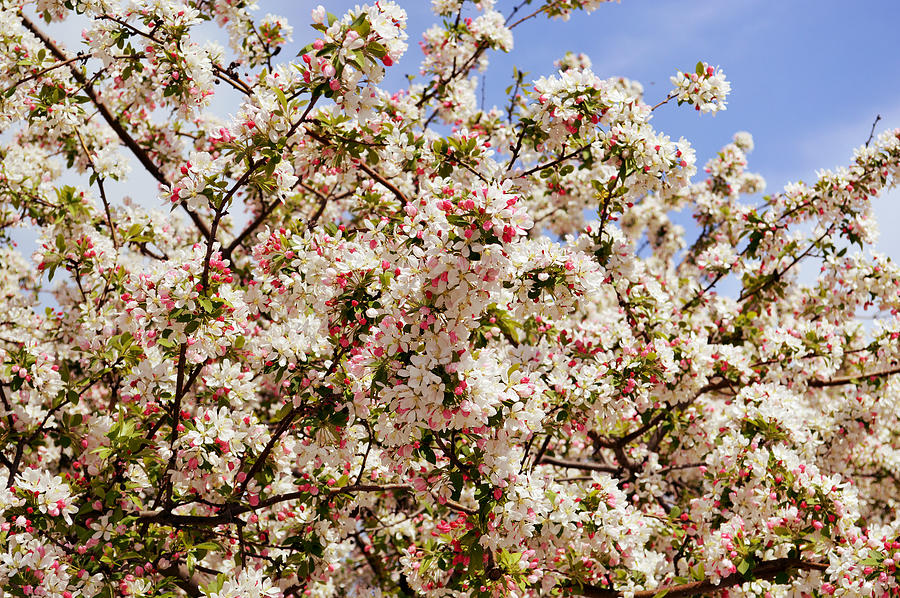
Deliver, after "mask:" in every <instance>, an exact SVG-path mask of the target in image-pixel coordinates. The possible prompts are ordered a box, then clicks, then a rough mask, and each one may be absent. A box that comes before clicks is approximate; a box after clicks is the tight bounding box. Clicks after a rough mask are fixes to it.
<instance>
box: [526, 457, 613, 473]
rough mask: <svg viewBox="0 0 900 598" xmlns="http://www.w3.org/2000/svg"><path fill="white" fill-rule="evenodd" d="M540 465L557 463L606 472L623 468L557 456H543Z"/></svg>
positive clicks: (571, 467) (567, 466)
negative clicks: (558, 457)
mask: <svg viewBox="0 0 900 598" xmlns="http://www.w3.org/2000/svg"><path fill="white" fill-rule="evenodd" d="M537 464H538V465H541V464H547V465H556V466H557V467H564V468H566V469H583V470H585V471H602V472H606V473H619V472H620V471H621V470H620V468H618V467H613V466H612V465H603V464H602V463H591V462H587V461H568V460H566V459H557V458H556V457H547V456H544V457H541V460H540V461H538V462H537Z"/></svg>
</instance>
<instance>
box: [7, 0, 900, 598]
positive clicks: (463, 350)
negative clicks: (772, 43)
mask: <svg viewBox="0 0 900 598" xmlns="http://www.w3.org/2000/svg"><path fill="white" fill-rule="evenodd" d="M24 4H27V6H25V7H23V6H22V5H23V2H22V1H21V0H19V1H15V0H2V2H0V8H2V9H0V47H2V59H0V60H2V64H3V66H2V69H0V88H2V94H0V95H2V98H0V122H2V126H3V129H4V130H5V131H6V132H5V134H4V137H3V147H2V149H0V221H2V228H0V232H2V248H0V309H2V312H3V317H2V322H0V363H2V365H0V399H2V411H0V464H2V465H3V468H4V469H3V471H4V473H3V474H2V482H3V483H2V484H0V548H2V550H0V588H2V590H3V592H6V593H9V594H10V595H15V596H61V597H63V598H75V597H80V596H85V597H91V596H104V597H110V598H111V597H112V596H119V595H154V596H156V595H159V596H164V595H170V596H171V595H185V594H186V595H188V596H201V595H207V596H211V597H215V598H229V597H235V596H244V597H247V596H253V597H259V596H271V597H274V596H282V595H284V596H292V595H293V596H301V595H302V596H335V595H337V596H340V595H382V594H387V595H395V596H404V597H412V596H469V595H473V596H488V595H490V596H525V595H532V596H534V595H539V594H540V595H572V594H580V595H585V596H596V597H601V598H615V597H619V596H629V597H637V598H651V597H654V596H660V597H661V596H663V595H668V596H673V597H682V596H690V595H697V594H707V593H712V592H717V591H718V592H720V593H721V594H722V595H728V596H759V597H765V598H772V597H773V596H802V597H812V596H823V595H830V594H834V595H843V596H866V597H868V596H879V597H880V596H897V595H898V592H900V585H898V576H900V574H898V572H897V566H898V564H900V538H898V534H900V518H898V499H897V496H898V484H900V479H898V477H897V473H896V472H897V471H898V465H900V432H898V430H900V421H898V417H900V404H898V399H900V375H897V374H900V368H898V359H900V343H898V342H897V339H898V335H900V317H898V309H900V269H898V267H897V266H896V265H895V264H894V263H893V262H891V261H890V260H889V259H887V258H885V257H884V256H881V255H878V254H875V253H872V252H870V251H868V250H867V245H868V244H870V243H871V241H872V240H873V238H874V235H875V233H876V231H875V223H874V221H873V218H872V211H871V206H870V201H869V200H870V198H871V197H873V196H876V195H878V194H879V192H880V191H881V190H882V189H884V188H885V187H887V186H890V185H893V184H895V183H896V181H897V177H898V175H900V130H897V131H891V132H886V133H884V134H882V135H880V136H878V137H874V136H873V137H871V138H870V142H869V143H867V144H866V146H865V147H862V148H860V149H859V150H858V151H857V152H856V155H855V159H854V162H853V164H851V165H850V166H849V167H847V168H841V169H838V170H836V171H823V172H821V173H820V174H819V175H818V180H817V181H816V182H815V183H813V184H811V185H806V184H794V185H790V186H788V187H787V188H786V189H785V190H784V191H782V192H780V193H777V194H774V195H771V196H767V197H765V198H763V200H762V201H761V203H760V204H759V205H757V206H756V207H751V205H750V204H752V203H754V202H752V201H749V200H744V201H741V200H740V196H741V195H742V194H754V193H758V192H759V191H761V190H762V188H763V181H762V179H761V177H759V176H758V175H755V174H752V173H750V172H748V171H747V170H746V166H747V163H746V155H747V153H748V152H749V151H750V150H751V149H752V147H753V142H752V140H751V138H750V136H749V135H748V134H746V133H738V134H737V135H735V137H734V141H733V142H732V143H729V144H728V145H726V146H725V147H724V148H723V149H722V151H721V152H720V153H719V154H718V156H717V157H715V158H714V159H712V160H711V161H710V162H709V163H708V164H707V165H706V168H705V176H703V175H701V176H700V177H699V178H698V179H697V180H694V179H693V177H694V175H695V171H696V169H695V165H694V162H695V158H694V151H693V150H692V149H691V146H690V145H689V144H688V142H687V141H685V140H679V141H672V140H671V139H669V138H668V137H667V136H666V135H664V134H662V133H660V132H657V131H656V130H654V128H653V127H652V125H651V117H652V115H653V112H654V110H656V109H659V108H660V107H661V106H662V105H663V104H667V103H668V104H669V106H666V108H665V109H667V110H668V109H674V108H673V107H672V106H671V105H672V104H674V103H675V102H676V101H677V103H678V104H688V105H690V106H693V107H694V108H696V110H698V111H700V112H704V113H705V112H716V111H718V110H722V109H724V108H725V97H726V94H727V93H728V92H729V88H730V86H729V84H728V82H727V81H726V80H725V78H724V76H723V73H722V72H721V71H720V70H718V69H717V68H716V67H713V66H709V65H707V64H705V63H702V62H701V63H699V64H697V65H696V68H693V69H689V70H687V71H685V72H678V73H677V74H676V75H675V76H674V77H673V78H672V81H673V85H674V87H673V91H672V92H671V93H670V94H669V95H667V96H665V97H661V98H653V99H652V100H648V101H645V99H644V96H643V92H642V88H641V86H640V85H639V84H638V83H635V82H633V81H629V80H626V79H604V78H602V77H600V76H598V75H596V74H594V73H593V72H592V70H591V66H590V61H589V60H588V59H587V58H586V57H584V56H574V55H571V54H568V55H566V56H565V57H564V58H562V59H561V60H560V61H559V62H558V63H557V67H558V72H556V73H555V74H553V75H550V76H547V77H543V78H540V79H537V80H535V81H529V80H526V78H525V76H524V75H523V74H521V73H517V74H516V78H515V79H514V81H513V84H512V86H511V88H510V90H509V91H508V94H509V99H508V103H507V104H506V105H504V106H501V107H497V108H491V109H489V110H487V109H483V108H479V107H478V102H477V101H476V95H477V93H476V81H477V77H476V76H475V75H474V74H473V73H474V72H476V71H479V70H482V69H484V68H485V67H486V64H487V57H488V55H489V53H490V51H497V50H500V51H509V50H511V49H512V45H513V38H512V32H513V31H514V30H515V28H516V26H517V25H518V24H519V23H522V22H523V21H525V20H527V19H531V18H539V17H563V18H568V17H569V16H570V13H572V12H575V11H577V10H579V9H584V10H592V9H594V8H597V7H598V5H599V4H601V2H600V1H599V0H537V1H534V2H531V1H530V0H525V1H524V2H522V3H521V4H520V5H518V6H510V7H509V8H508V9H505V10H507V12H506V13H501V12H500V11H499V10H498V9H497V8H495V7H494V6H493V4H494V3H493V2H492V1H490V0H482V1H481V2H480V3H476V4H471V3H466V4H465V5H464V2H463V0H434V2H433V7H434V11H435V13H436V14H437V15H438V17H439V18H440V21H441V22H442V23H443V24H442V25H438V26H435V27H432V28H431V29H429V30H428V31H427V32H426V33H425V36H424V40H423V41H422V49H423V51H424V59H423V62H422V64H421V76H420V77H419V78H418V79H416V80H414V81H413V83H412V84H410V86H409V87H408V88H407V89H402V90H400V91H397V92H393V93H391V92H386V91H384V90H382V89H381V88H380V87H378V84H379V81H380V80H381V79H382V77H383V75H384V71H385V67H391V66H392V65H393V64H394V63H395V62H397V61H398V60H399V59H400V57H401V55H402V54H403V53H404V51H405V50H406V47H407V43H406V34H405V33H404V27H405V18H406V17H405V13H404V11H403V10H402V9H401V8H400V7H399V6H397V5H396V4H393V3H391V2H388V1H385V0H378V1H377V2H375V3H374V4H373V5H371V6H363V7H361V8H356V9H355V10H353V11H351V12H349V13H348V14H346V15H344V16H342V17H336V16H333V15H331V14H329V13H327V12H326V11H325V10H324V9H323V8H321V7H319V8H316V9H315V10H313V12H312V27H313V28H314V29H315V30H316V31H317V32H318V39H316V41H315V42H313V43H312V44H311V45H310V46H309V47H307V48H305V49H304V50H303V51H302V52H301V54H300V55H299V56H298V57H296V58H294V57H285V56H284V55H280V54H279V50H280V49H281V48H282V46H283V44H284V43H285V42H286V41H287V40H288V39H289V38H290V36H291V28H290V26H288V25H287V23H286V22H285V20H284V19H282V18H280V17H275V16H271V15H270V16H267V17H265V18H264V19H262V20H258V21H254V20H253V19H251V17H250V14H249V12H248V11H249V9H251V8H252V2H246V1H243V0H230V1H221V2H211V1H207V0H187V2H186V3H182V2H179V1H178V0H133V1H131V2H124V1H122V2H120V1H119V0H65V1H63V0H38V1H37V2H34V3H31V2H28V3H24ZM68 17H72V18H74V19H80V20H81V22H83V23H84V25H85V27H86V29H85V31H84V34H83V38H84V46H82V49H81V51H75V50H70V49H66V48H63V47H62V46H61V45H60V44H58V43H56V42H54V41H53V40H52V39H51V38H50V37H48V35H47V33H46V32H45V30H44V28H45V25H44V24H43V23H42V22H41V19H44V20H46V21H48V22H50V21H54V20H61V19H65V18H68ZM206 21H210V22H213V23H215V24H218V25H220V26H221V27H223V28H224V29H225V30H226V31H227V33H228V37H229V40H230V51H229V52H230V53H227V52H226V51H225V50H224V49H222V48H221V47H219V46H218V45H216V44H212V43H207V44H205V45H204V44H201V43H200V42H198V33H197V31H195V28H196V26H198V25H199V24H201V23H203V22H206ZM217 86H218V87H217ZM216 93H219V94H222V95H226V96H227V95H228V94H233V95H234V96H235V97H238V98H239V107H237V103H236V104H235V106H236V110H237V113H236V116H233V117H231V118H230V119H228V120H220V119H219V118H217V117H215V116H213V115H212V114H211V113H210V111H209V109H208V108H209V104H210V102H211V100H212V97H213V96H214V94H216ZM653 102H658V103H656V104H655V105H653V106H652V107H651V105H650V103H653ZM131 168H138V169H143V170H145V171H146V172H147V173H148V174H149V175H150V176H151V177H153V179H155V181H156V182H157V183H158V184H159V187H158V196H159V198H160V201H161V202H162V204H163V205H162V206H150V207H148V206H146V205H142V204H141V203H138V202H134V201H131V200H129V199H128V198H126V197H119V196H115V194H114V193H112V190H113V189H114V188H115V186H114V185H111V184H110V181H122V180H126V178H127V176H128V173H129V170H130V169H131ZM64 177H66V180H65V181H64V180H63V178H64ZM66 183H68V184H66ZM160 207H164V208H170V209H171V210H172V211H171V212H169V211H168V210H167V209H158V208H160ZM244 209H246V210H248V211H249V212H250V214H251V215H250V218H249V222H248V223H246V224H244V223H243V221H242V220H241V219H234V218H233V215H234V214H240V213H241V211H242V210H244ZM682 209H688V210H690V211H691V213H692V214H693V215H694V218H695V219H696V220H697V222H698V224H699V226H700V227H701V228H702V230H701V232H700V234H699V236H697V237H696V238H686V235H685V231H684V230H683V228H682V227H680V226H678V225H677V224H675V223H674V222H673V221H672V220H671V219H670V214H671V213H672V212H673V211H676V210H682ZM591 211H593V214H594V217H595V220H593V221H590V222H585V220H584V214H585V213H586V212H587V213H591ZM29 226H30V227H32V228H33V229H34V230H35V231H36V232H37V234H38V235H39V241H38V243H39V247H38V249H37V251H36V252H35V253H34V255H33V257H32V258H31V261H29V259H28V258H27V257H26V256H23V255H22V254H21V253H19V252H18V251H17V250H16V249H15V246H14V244H13V243H12V242H11V241H10V234H11V232H12V231H13V230H15V229H16V228H18V227H29ZM804 264H814V266H815V268H818V269H820V271H819V274H818V278H817V279H815V281H814V282H813V283H811V284H801V283H800V282H798V279H797V274H798V271H799V270H800V268H801V267H802V266H803V265H804ZM729 276H733V277H734V278H733V280H734V281H735V282H736V286H737V287H738V289H739V290H738V291H737V292H735V293H733V294H732V295H731V296H727V295H723V294H717V292H716V288H717V284H719V283H720V282H721V281H723V279H725V278H726V277H729ZM48 292H50V293H53V295H52V297H53V299H52V301H51V299H50V298H49V296H47V295H41V293H48ZM50 303H53V304H54V305H58V308H50V307H46V306H47V305H48V304H50ZM864 309H872V310H876V311H875V312H876V313H878V314H880V317H879V318H878V319H877V320H876V321H875V323H874V324H872V325H869V326H864V325H862V324H861V323H860V321H859V320H858V318H857V314H858V313H859V312H860V311H861V310H864ZM3 592H0V594H2V593H3Z"/></svg>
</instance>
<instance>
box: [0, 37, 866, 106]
mask: <svg viewBox="0 0 900 598" xmlns="http://www.w3.org/2000/svg"><path fill="white" fill-rule="evenodd" d="M88 58H90V56H89V55H88V54H83V53H81V52H79V53H78V54H77V55H76V56H75V57H74V58H69V59H68V60H63V61H61V62H57V63H56V64H51V65H50V66H48V67H47V68H45V69H41V70H40V71H38V72H36V73H34V74H33V75H29V76H27V77H25V78H24V79H20V80H18V81H16V82H15V83H12V84H11V85H9V86H8V87H6V88H5V89H3V90H2V91H0V95H6V94H7V93H8V92H9V90H11V89H12V88H14V87H18V86H19V85H22V84H23V83H28V82H29V81H31V80H33V79H37V78H38V77H40V76H41V75H46V74H47V73H49V72H50V71H52V70H54V69H58V68H59V67H61V66H66V65H69V64H72V63H73V62H78V61H79V60H87V59H88ZM879 118H880V117H879Z"/></svg>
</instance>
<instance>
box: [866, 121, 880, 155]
mask: <svg viewBox="0 0 900 598" xmlns="http://www.w3.org/2000/svg"><path fill="white" fill-rule="evenodd" d="M880 120H881V115H880V114H876V115H875V121H874V122H873V123H872V130H871V131H869V138H868V139H866V147H869V144H870V143H872V138H873V137H874V136H875V125H877V124H878V121H880Z"/></svg>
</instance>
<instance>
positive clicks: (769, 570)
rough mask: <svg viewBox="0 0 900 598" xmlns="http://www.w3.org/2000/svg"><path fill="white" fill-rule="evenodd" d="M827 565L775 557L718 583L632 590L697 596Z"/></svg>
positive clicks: (646, 597)
mask: <svg viewBox="0 0 900 598" xmlns="http://www.w3.org/2000/svg"><path fill="white" fill-rule="evenodd" d="M827 568H828V565H827V564H826V563H818V562H813V561H805V560H802V559H792V558H784V559H774V560H771V561H763V562H762V563H760V564H758V565H757V566H756V567H755V568H754V569H753V570H752V571H750V572H749V573H750V574H751V576H750V577H744V575H743V574H741V573H732V574H731V575H729V576H728V577H723V578H722V579H721V580H720V581H719V583H717V584H715V583H713V582H712V581H711V580H709V579H704V580H702V581H692V582H689V583H685V584H680V585H674V586H668V587H663V588H657V589H655V590H640V591H637V592H634V593H633V594H631V595H632V596H633V597H634V598H654V596H657V595H660V596H662V595H664V596H665V597H666V598H685V597H687V596H696V595H698V594H701V595H702V594H711V593H713V592H719V591H721V590H724V589H725V588H730V587H733V586H739V585H741V584H744V583H747V582H750V581H753V580H754V579H767V580H768V579H773V578H774V577H776V576H778V575H779V574H781V573H788V574H790V572H791V571H792V570H794V571H824V570H825V569H827ZM575 593H577V594H581V595H582V596H587V597H588V598H622V597H624V596H625V592H622V591H619V590H613V589H609V588H601V587H598V586H591V585H586V586H582V587H581V589H580V590H579V589H577V588H576V589H575Z"/></svg>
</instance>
